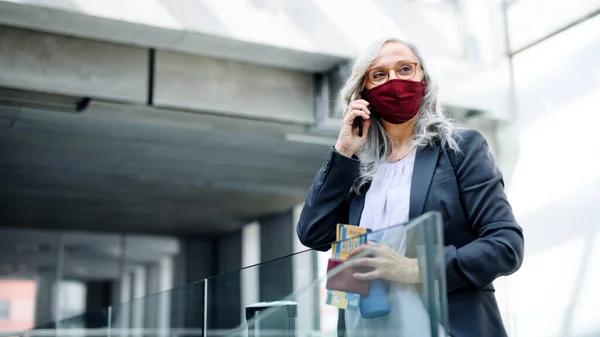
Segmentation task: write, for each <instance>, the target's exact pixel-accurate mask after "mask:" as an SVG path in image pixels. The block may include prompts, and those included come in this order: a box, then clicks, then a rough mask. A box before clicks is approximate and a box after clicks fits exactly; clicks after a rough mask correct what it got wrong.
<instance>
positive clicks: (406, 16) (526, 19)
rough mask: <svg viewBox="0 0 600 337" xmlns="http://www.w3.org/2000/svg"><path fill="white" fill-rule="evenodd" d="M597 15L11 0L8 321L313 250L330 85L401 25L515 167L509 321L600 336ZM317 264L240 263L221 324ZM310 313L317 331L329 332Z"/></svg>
mask: <svg viewBox="0 0 600 337" xmlns="http://www.w3.org/2000/svg"><path fill="white" fill-rule="evenodd" d="M598 14H600V1H599V0H570V1H567V0H545V1H541V0H512V1H500V0H437V1H436V0H428V1H427V0H353V1H338V0H222V1H221V0H145V1H139V0H0V121H1V123H0V224H1V227H0V331H14V330H23V329H28V328H31V327H33V326H40V327H43V326H45V324H48V323H50V322H53V321H56V320H59V319H63V318H67V317H71V316H74V315H79V314H83V313H86V315H87V314H89V315H87V316H85V321H84V322H83V323H82V322H81V321H80V322H79V323H77V324H79V325H80V326H81V327H83V328H94V327H100V326H102V323H100V322H101V321H102V320H103V319H104V316H103V315H105V314H106V312H104V310H105V308H107V307H108V306H110V305H115V304H118V303H123V302H128V301H131V300H133V299H139V298H144V297H145V296H147V295H150V294H155V293H158V292H160V291H165V290H169V289H173V288H175V287H178V286H182V285H185V284H189V283H191V282H195V281H198V280H201V279H203V278H206V277H209V276H211V275H216V274H219V273H224V272H227V271H232V270H237V269H239V268H241V267H244V266H249V265H253V264H256V263H259V262H262V261H266V260H270V259H274V258H278V257H281V256H284V255H287V254H291V253H293V252H297V251H300V250H303V249H304V248H303V247H302V246H301V245H300V243H299V242H297V240H296V238H295V231H294V226H295V222H296V219H297V216H298V211H299V207H300V205H301V203H302V202H303V199H304V195H305V193H306V190H307V188H308V187H309V186H310V183H311V181H312V178H313V177H314V175H315V174H316V172H317V170H319V169H320V167H321V165H322V163H323V160H324V159H325V157H326V155H327V152H328V150H329V148H330V147H331V146H332V145H333V143H334V142H335V137H336V134H337V130H338V125H339V115H338V114H337V113H336V110H335V106H336V104H335V103H336V93H337V91H338V90H339V88H340V86H341V83H342V82H343V81H344V79H345V78H346V76H347V75H348V71H349V69H350V66H351V64H352V60H353V58H354V57H355V56H356V55H357V53H358V51H359V50H360V49H361V48H362V47H363V46H364V45H365V44H367V43H369V42H370V41H371V40H372V39H374V38H375V37H380V36H399V37H402V38H406V39H408V40H411V41H414V42H416V43H417V44H418V45H419V46H420V47H421V48H422V49H423V51H424V54H425V57H426V61H427V62H428V63H429V67H430V68H431V69H432V72H433V73H434V74H435V75H436V77H437V81H438V82H439V84H440V87H441V92H440V97H441V99H442V102H443V104H444V106H445V107H446V108H447V109H448V111H449V113H451V114H452V115H453V117H454V118H455V119H456V120H457V121H458V123H459V124H461V125H463V126H469V127H475V128H477V129H479V130H480V131H482V132H483V133H484V134H485V136H486V137H487V139H488V140H489V142H490V144H491V148H492V151H493V152H494V154H495V156H496V159H497V161H498V164H499V166H500V167H501V169H502V170H503V172H504V173H505V176H506V184H507V191H508V193H509V197H510V200H511V202H512V204H513V206H514V210H515V212H516V215H517V216H518V219H519V222H520V223H521V225H522V226H523V228H524V230H525V237H526V259H525V262H524V264H523V267H522V269H521V270H520V271H519V272H518V273H516V274H515V275H513V276H511V277H508V278H503V279H500V280H498V281H497V282H496V287H497V296H498V299H499V302H500V306H501V309H502V313H503V316H504V320H505V323H506V325H507V328H508V330H509V332H510V335H511V336H527V337H531V336H597V335H600V311H598V306H600V291H599V290H598V289H597V285H598V284H600V232H599V229H600V215H599V213H598V210H597V208H598V205H600V162H598V161H597V157H598V153H600V151H599V150H598V148H599V147H600V137H598V136H597V132H598V125H600V15H598ZM324 259H326V255H323V254H317V253H311V254H303V255H302V256H299V257H297V258H294V259H287V260H283V261H281V262H280V263H278V265H277V266H276V269H277V272H278V273H279V274H280V275H284V277H282V278H280V279H278V280H277V282H268V281H269V278H270V275H271V274H272V273H273V272H274V270H272V269H273V268H275V267H273V266H271V267H269V266H267V267H264V268H254V269H249V270H247V271H244V272H242V273H237V274H234V275H233V276H231V278H230V279H229V280H228V282H226V283H227V284H226V285H225V286H222V287H221V288H219V289H218V290H217V291H219V292H220V293H221V294H222V296H223V298H227V299H228V303H229V304H228V305H229V306H230V307H229V309H230V312H237V313H239V315H237V314H236V315H214V316H213V317H209V319H210V320H211V322H212V324H213V325H214V326H217V327H219V328H229V327H233V326H235V325H236V324H238V323H239V321H240V317H241V315H242V309H243V307H244V306H245V305H247V304H250V303H253V302H255V301H258V300H276V299H279V298H282V297H284V296H285V295H287V294H289V293H291V292H293V291H294V290H297V289H299V287H301V285H303V284H306V282H308V281H310V280H311V279H314V277H315V275H316V273H317V271H318V270H320V268H324V266H323V261H324ZM196 295H197V296H198V298H200V297H202V296H203V294H202V292H201V291H198V294H196ZM178 296H180V297H182V298H183V297H186V298H188V299H189V298H193V296H192V297H190V296H191V295H190V293H186V294H182V293H177V292H176V291H172V292H167V293H162V295H155V297H154V300H153V301H154V302H152V301H139V302H134V304H133V305H132V306H131V308H129V309H128V310H123V311H122V312H119V313H117V314H114V313H113V315H116V316H118V320H119V321H120V322H121V325H122V326H123V327H127V326H139V325H140V324H143V325H144V326H148V327H156V328H161V327H162V328H169V327H183V326H185V327H187V328H193V327H195V326H197V327H199V324H200V323H195V322H198V317H195V316H194V315H190V314H187V313H189V312H193V310H192V309H193V307H194V306H195V304H194V301H187V302H185V303H184V301H179V300H177V297H178ZM318 301H320V302H321V303H322V301H321V300H320V299H318V296H317V299H315V303H314V305H316V306H318V304H317V302H318ZM135 303H137V304H135ZM182 303H184V304H182ZM321 310H323V311H322V314H323V315H337V313H336V312H335V311H331V308H329V307H323V308H322V309H321ZM317 320H318V319H315V318H311V319H310V320H309V321H310V324H308V325H307V328H306V329H308V330H311V331H312V330H314V331H321V332H324V333H326V332H330V331H334V329H335V325H327V324H325V323H323V324H321V323H320V322H317ZM142 322H143V323H142Z"/></svg>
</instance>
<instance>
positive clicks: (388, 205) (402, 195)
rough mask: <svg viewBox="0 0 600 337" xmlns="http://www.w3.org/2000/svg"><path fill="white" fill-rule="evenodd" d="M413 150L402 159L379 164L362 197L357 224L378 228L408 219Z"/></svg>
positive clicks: (397, 223)
mask: <svg viewBox="0 0 600 337" xmlns="http://www.w3.org/2000/svg"><path fill="white" fill-rule="evenodd" d="M414 164H415V151H412V152H411V154H409V155H408V156H406V157H404V158H403V159H402V160H400V161H398V162H395V163H390V162H388V161H386V160H384V161H383V163H381V165H380V166H379V170H378V171H377V173H376V175H375V177H374V178H373V181H372V182H371V187H369V190H368V191H367V195H366V196H365V206H364V209H363V212H362V215H361V218H360V226H361V227H366V228H370V229H372V230H373V231H378V230H381V229H384V228H387V227H390V226H393V225H399V224H401V223H404V222H407V221H408V208H409V206H410V185H411V180H412V173H413V166H414Z"/></svg>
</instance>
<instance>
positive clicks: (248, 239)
mask: <svg viewBox="0 0 600 337" xmlns="http://www.w3.org/2000/svg"><path fill="white" fill-rule="evenodd" d="M258 263H260V223H258V222H256V221H255V222H252V223H249V224H247V225H245V226H244V228H243V229H242V268H246V267H249V268H246V269H243V270H242V271H241V298H242V302H241V309H242V310H241V320H242V322H243V321H244V320H245V319H246V312H245V310H244V308H246V306H248V305H250V304H252V303H256V302H258V300H259V291H260V275H259V268H258V267H257V266H254V265H256V264H258ZM250 266H254V267H250Z"/></svg>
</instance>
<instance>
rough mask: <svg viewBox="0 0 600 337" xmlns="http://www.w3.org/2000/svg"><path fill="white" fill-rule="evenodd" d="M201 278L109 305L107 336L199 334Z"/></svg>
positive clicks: (180, 336)
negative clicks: (194, 281) (193, 281)
mask: <svg viewBox="0 0 600 337" xmlns="http://www.w3.org/2000/svg"><path fill="white" fill-rule="evenodd" d="M205 291H206V288H205V281H200V282H196V283H191V284H188V285H185V286H181V287H177V288H173V289H171V290H168V291H163V292H159V293H155V294H152V295H148V296H145V297H142V298H139V299H135V300H132V301H129V302H126V303H122V304H119V305H116V306H113V307H112V310H111V316H112V320H111V324H110V326H109V333H110V335H109V336H110V337H147V336H152V337H154V336H164V337H170V336H177V337H193V336H203V330H204V319H205V310H204V308H205V307H204V294H205Z"/></svg>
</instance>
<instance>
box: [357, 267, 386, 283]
mask: <svg viewBox="0 0 600 337" xmlns="http://www.w3.org/2000/svg"><path fill="white" fill-rule="evenodd" d="M352 276H354V278H355V279H357V280H359V281H371V280H376V279H378V278H381V273H380V272H379V269H375V270H372V271H370V272H366V273H354V274H353V275H352Z"/></svg>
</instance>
